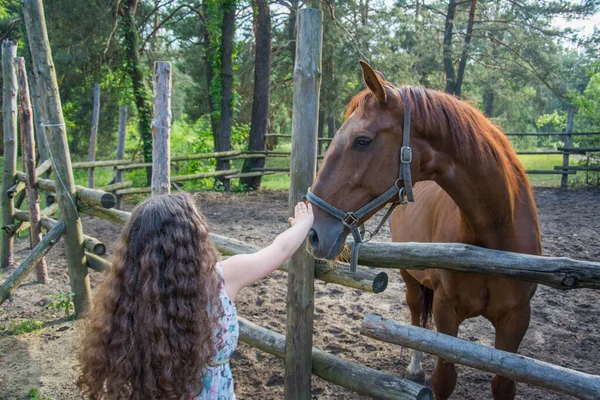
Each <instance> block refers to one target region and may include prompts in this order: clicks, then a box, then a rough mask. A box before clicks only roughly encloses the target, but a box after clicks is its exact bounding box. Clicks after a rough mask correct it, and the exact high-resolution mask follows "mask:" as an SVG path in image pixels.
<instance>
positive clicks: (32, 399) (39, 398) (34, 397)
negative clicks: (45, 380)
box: [27, 388, 51, 400]
mask: <svg viewBox="0 0 600 400" xmlns="http://www.w3.org/2000/svg"><path fill="white" fill-rule="evenodd" d="M27 395H28V396H29V398H28V400H51V398H50V397H48V396H44V395H43V394H42V392H41V391H40V389H38V388H31V389H29V392H28V393H27Z"/></svg>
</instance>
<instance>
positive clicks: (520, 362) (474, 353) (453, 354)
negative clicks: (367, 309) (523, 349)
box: [360, 314, 600, 400]
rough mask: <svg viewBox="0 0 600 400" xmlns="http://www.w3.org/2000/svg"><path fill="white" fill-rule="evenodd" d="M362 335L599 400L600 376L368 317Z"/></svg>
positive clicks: (590, 399) (555, 389)
mask: <svg viewBox="0 0 600 400" xmlns="http://www.w3.org/2000/svg"><path fill="white" fill-rule="evenodd" d="M360 333H361V335H365V336H368V337H370V338H373V339H377V340H381V341H384V342H387V343H393V344H397V345H400V346H405V347H408V348H410V349H415V350H419V351H423V352H426V353H429V354H434V355H436V356H438V357H441V358H443V359H444V360H445V361H447V362H452V363H455V364H461V365H467V366H469V367H473V368H477V369H479V370H483V371H487V372H492V373H496V374H498V375H502V376H505V377H507V378H510V379H514V380H516V381H519V382H526V383H530V384H533V385H537V386H541V387H545V388H547V389H551V390H554V391H556V392H560V393H566V394H569V395H571V396H575V397H577V398H580V399H586V400H595V399H599V398H600V376H596V375H590V374H586V373H583V372H579V371H575V370H572V369H568V368H564V367H560V366H557V365H553V364H550V363H547V362H543V361H539V360H536V359H533V358H530V357H526V356H522V355H519V354H514V353H509V352H506V351H502V350H496V349H493V348H491V347H486V346H482V345H480V344H476V343H471V342H469V341H466V340H463V339H458V338H456V337H453V336H449V335H444V334H442V333H438V332H434V331H431V330H428V329H423V328H420V327H417V326H413V325H409V324H404V323H401V322H397V321H394V320H391V319H386V318H383V317H381V316H379V315H373V314H366V315H365V318H364V320H363V323H362V327H361V331H360Z"/></svg>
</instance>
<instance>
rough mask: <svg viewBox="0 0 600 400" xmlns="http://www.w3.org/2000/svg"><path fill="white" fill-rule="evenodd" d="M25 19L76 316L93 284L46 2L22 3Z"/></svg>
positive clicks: (23, 0)
mask: <svg viewBox="0 0 600 400" xmlns="http://www.w3.org/2000/svg"><path fill="white" fill-rule="evenodd" d="M22 4H23V16H24V19H25V26H26V28H27V37H28V39H29V46H30V48H31V57H32V63H33V70H34V73H35V76H36V79H37V82H38V90H39V92H40V96H41V99H42V104H43V105H42V107H43V109H44V110H45V118H46V120H45V121H44V128H45V132H46V137H47V138H48V146H49V147H48V150H49V152H50V158H51V159H52V163H53V165H54V179H55V183H56V199H57V201H58V207H59V210H60V215H61V218H62V219H63V221H65V224H66V227H67V228H66V234H65V252H66V256H67V265H68V270H69V278H70V281H71V291H72V292H73V293H75V296H74V298H73V302H74V304H75V315H76V316H80V315H81V314H82V312H83V311H85V309H86V307H87V305H88V303H89V300H90V281H89V276H88V270H87V266H86V261H85V254H84V251H83V232H82V227H81V220H80V219H79V214H78V212H77V205H76V203H75V201H76V198H77V196H76V194H75V184H74V180H73V170H72V169H71V156H70V154H69V146H68V142H67V130H66V127H65V121H64V118H63V113H62V105H61V102H60V96H59V92H58V84H57V81H56V73H55V71H54V63H53V61H52V54H51V50H50V43H49V41H48V33H47V31H46V20H45V17H44V8H43V5H42V0H22Z"/></svg>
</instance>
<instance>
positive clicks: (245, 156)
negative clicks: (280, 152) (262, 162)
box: [221, 154, 267, 161]
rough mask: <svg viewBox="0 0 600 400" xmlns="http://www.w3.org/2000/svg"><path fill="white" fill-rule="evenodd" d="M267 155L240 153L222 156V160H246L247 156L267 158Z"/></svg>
mask: <svg viewBox="0 0 600 400" xmlns="http://www.w3.org/2000/svg"><path fill="white" fill-rule="evenodd" d="M266 157H267V156H266V155H265V154H240V155H237V156H231V157H223V158H221V160H224V161H232V160H245V159H247V158H266Z"/></svg>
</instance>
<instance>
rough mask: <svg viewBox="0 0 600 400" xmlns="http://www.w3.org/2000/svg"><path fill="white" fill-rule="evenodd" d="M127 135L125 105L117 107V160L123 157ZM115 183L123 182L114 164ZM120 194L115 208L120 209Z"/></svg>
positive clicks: (120, 173) (121, 171)
mask: <svg viewBox="0 0 600 400" xmlns="http://www.w3.org/2000/svg"><path fill="white" fill-rule="evenodd" d="M126 135H127V106H121V107H119V136H118V138H117V157H116V159H117V160H123V159H124V158H125V137H126ZM114 171H115V183H121V182H123V170H120V169H118V168H117V167H116V166H115V169H114ZM122 197H123V196H121V195H120V194H117V205H116V206H115V208H117V209H119V210H120V209H121V198H122Z"/></svg>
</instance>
